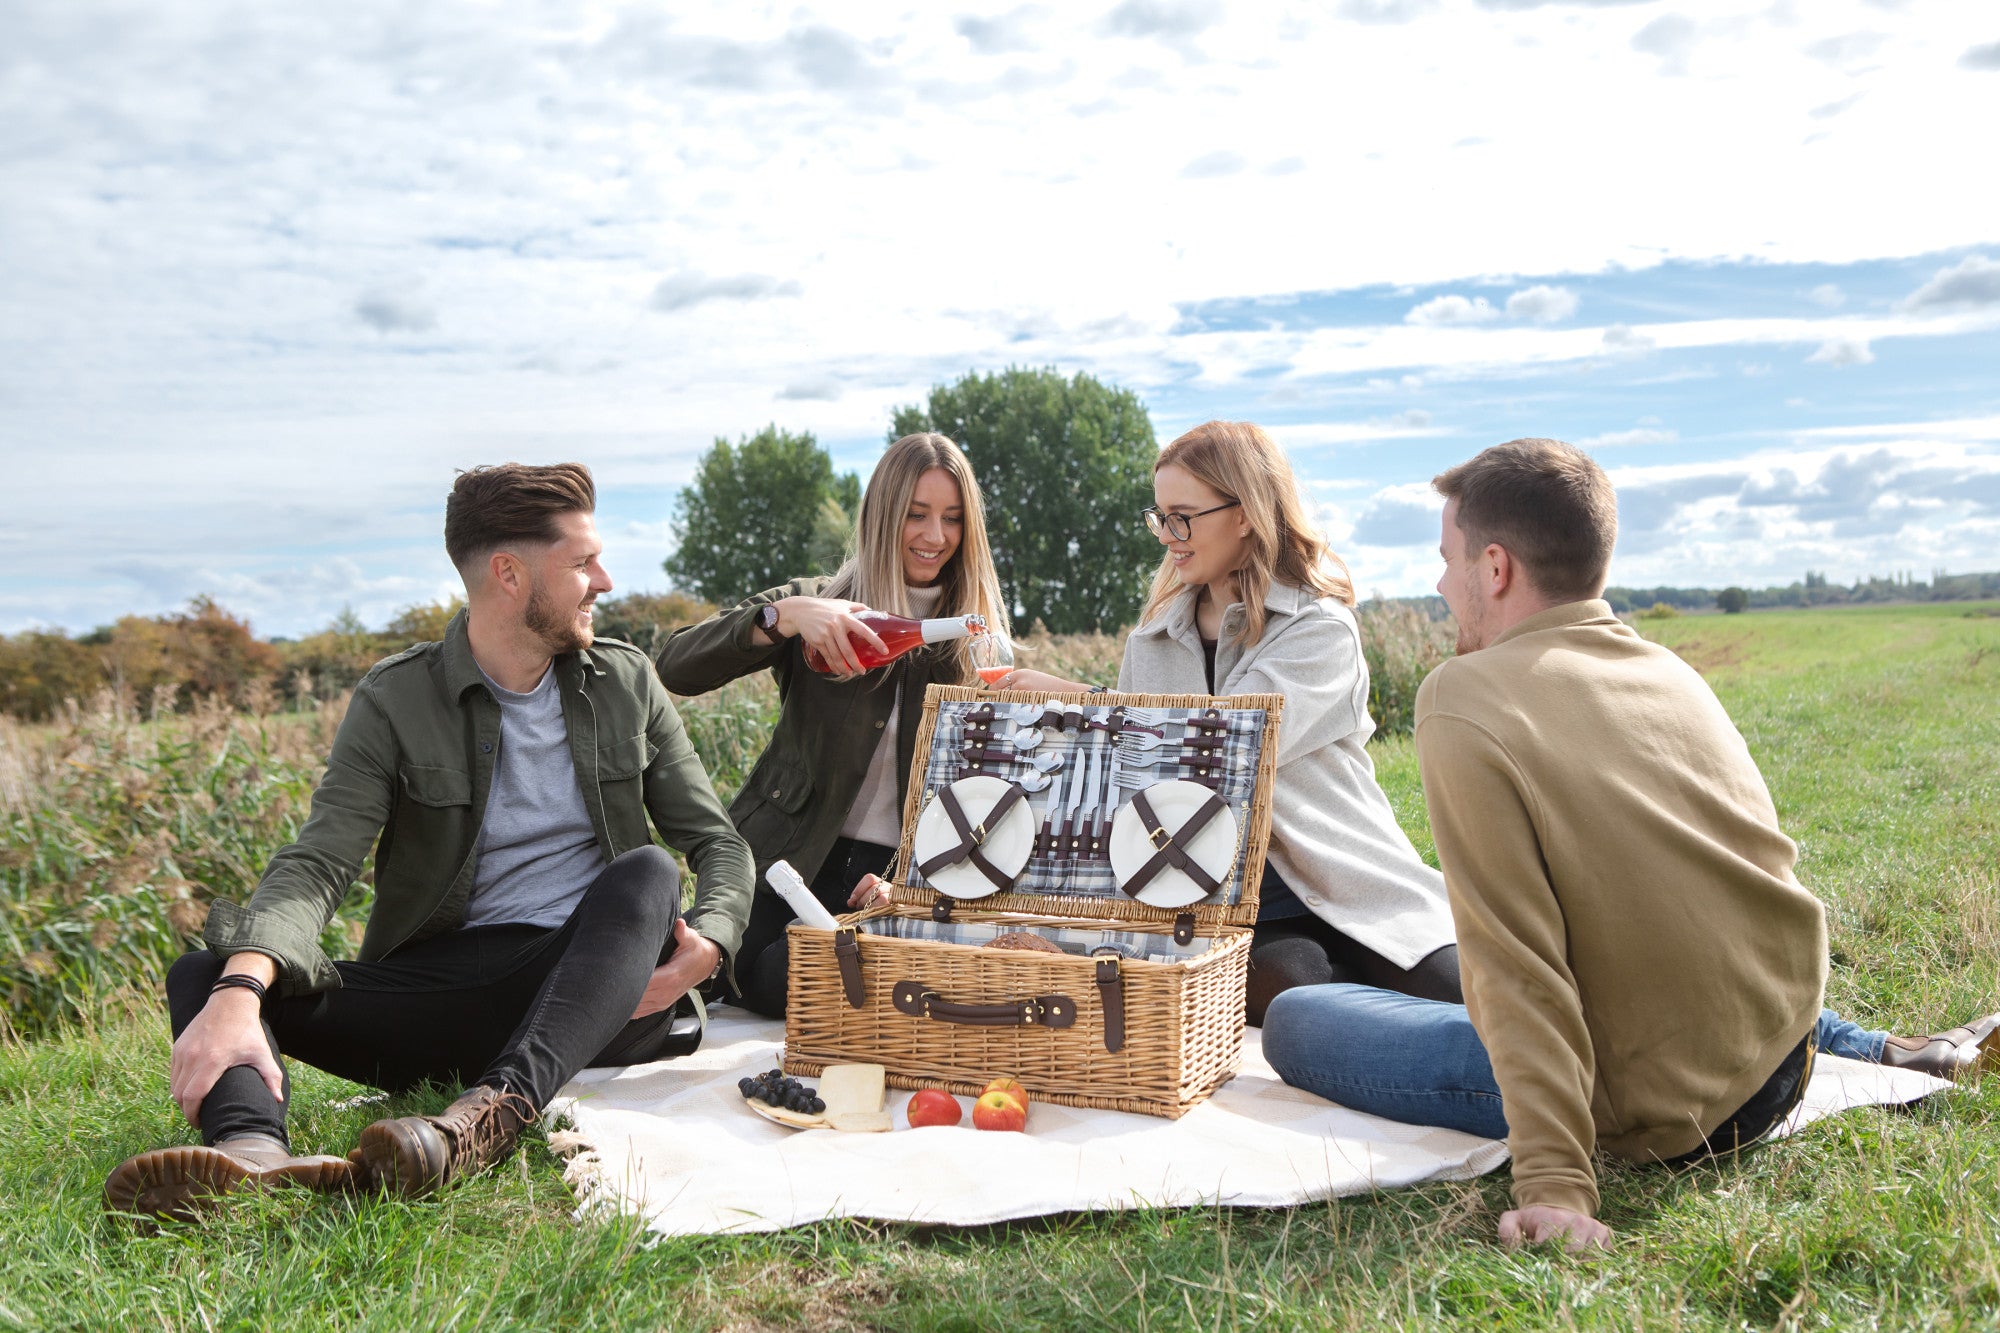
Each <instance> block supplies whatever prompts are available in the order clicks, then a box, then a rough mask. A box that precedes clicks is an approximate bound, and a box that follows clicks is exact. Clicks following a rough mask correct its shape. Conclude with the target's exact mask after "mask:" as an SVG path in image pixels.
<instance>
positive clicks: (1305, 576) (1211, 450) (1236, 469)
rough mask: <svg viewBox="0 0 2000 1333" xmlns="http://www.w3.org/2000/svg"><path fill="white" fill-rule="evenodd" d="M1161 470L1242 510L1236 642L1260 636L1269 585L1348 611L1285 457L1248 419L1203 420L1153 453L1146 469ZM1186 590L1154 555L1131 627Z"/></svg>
mask: <svg viewBox="0 0 2000 1333" xmlns="http://www.w3.org/2000/svg"><path fill="white" fill-rule="evenodd" d="M1168 464H1172V465H1173V466H1175V467H1178V468H1183V469H1185V470H1186V471H1187V472H1188V473H1190V474H1191V475H1193V476H1194V477H1196V478H1198V479H1200V480H1201V481H1202V482H1203V483H1204V484H1205V485H1207V486H1208V487H1209V488H1210V489H1212V490H1214V491H1216V492H1218V493H1219V494H1220V495H1221V496H1222V497H1223V499H1225V500H1234V501H1236V502H1237V503H1238V504H1240V505H1242V506H1243V522H1244V523H1245V524H1246V525H1247V526H1248V527H1249V529H1250V534H1249V536H1248V537H1247V538H1246V541H1247V543H1248V547H1247V550H1246V551H1245V553H1244V558H1243V564H1242V567H1241V568H1239V569H1237V570H1235V571H1234V573H1235V575H1236V596H1237V599H1238V600H1239V601H1241V602H1242V603H1243V610H1244V620H1243V631H1242V633H1241V635H1240V636H1239V637H1238V639H1237V642H1238V643H1242V644H1252V643H1255V642H1257V641H1258V640H1259V639H1261V638H1263V637H1264V594H1265V593H1267V592H1269V591H1270V588H1271V585H1272V584H1273V583H1283V584H1288V585H1290V586H1292V587H1296V588H1304V589H1306V590H1307V591H1308V592H1310V593H1311V594H1312V595H1313V596H1314V597H1332V598H1335V599H1337V600H1339V601H1341V602H1344V603H1345V604H1347V605H1348V606H1353V605H1354V580H1353V579H1352V578H1350V577H1349V576H1348V573H1347V562H1346V561H1344V560H1342V559H1341V558H1340V557H1339V556H1338V555H1336V554H1334V551H1333V548H1332V547H1331V546H1329V545H1327V541H1326V538H1324V537H1322V536H1321V535H1320V533H1319V529H1318V528H1317V527H1316V526H1314V524H1313V521H1312V516H1311V515H1310V514H1309V513H1307V512H1306V505H1305V501H1304V499H1303V498H1301V496H1300V495H1299V481H1298V478H1297V477H1296V476H1295V475H1293V473H1292V465H1291V463H1290V462H1289V461H1287V460H1286V458H1285V451H1284V450H1282V449H1280V448H1279V447H1278V442H1277V441H1276V440H1273V439H1272V438H1271V437H1270V436H1269V435H1266V434H1265V433H1264V431H1263V428H1262V427H1260V426H1257V425H1254V424H1252V423H1251V422H1248V421H1205V422H1203V423H1202V424H1201V425H1199V426H1196V427H1195V428H1194V429H1193V430H1191V431H1188V432H1187V433H1186V434H1185V435H1182V436H1181V437H1180V438H1179V439H1177V440H1175V441H1174V442H1173V443H1172V444H1169V445H1168V446H1167V447H1166V448H1164V449H1162V450H1160V456H1159V457H1158V458H1156V459H1154V460H1153V471H1155V472H1158V471H1159V470H1160V469H1161V468H1163V467H1166V466H1167V465H1168ZM1194 591H1195V590H1194V589H1192V588H1190V587H1189V586H1188V585H1186V584H1184V583H1182V582H1181V581H1180V578H1179V576H1177V575H1176V574H1175V573H1174V562H1173V557H1172V556H1165V557H1162V559H1161V560H1160V569H1159V572H1158V573H1156V574H1154V575H1153V590H1152V592H1151V593H1150V594H1148V595H1147V598H1146V610H1145V612H1144V614H1142V615H1141V616H1140V617H1139V622H1140V623H1141V624H1144V623H1146V622H1147V621H1150V620H1152V619H1153V618H1154V617H1155V616H1158V615H1160V614H1162V613H1164V612H1165V611H1166V609H1167V608H1168V606H1170V605H1171V604H1172V603H1173V600H1174V598H1176V597H1178V596H1180V595H1181V594H1182V593H1188V594H1193V592H1194Z"/></svg>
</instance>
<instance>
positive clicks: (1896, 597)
mask: <svg viewBox="0 0 2000 1333" xmlns="http://www.w3.org/2000/svg"><path fill="white" fill-rule="evenodd" d="M1604 597H1605V600H1606V601H1608V602H1610V603H1611V609H1612V610H1614V611H1617V612H1618V613H1619V614H1621V615H1623V614H1625V613H1627V612H1634V611H1644V610H1646V609H1648V608H1649V607H1654V606H1671V607H1673V608H1674V609H1675V610H1677V611H1701V610H1707V609H1708V608H1710V607H1718V608H1720V609H1721V610H1723V611H1726V612H1737V611H1749V610H1769V609H1772V608H1775V607H1784V606H1848V605H1855V604H1862V603H1868V602H1976V601H1983V600H1985V599H1987V598H1992V597H2000V572H1994V573H1983V574H1947V573H1945V572H1944V571H1943V570H1942V569H1937V570H1932V571H1931V577H1930V579H1929V580H1928V581H1925V580H1920V579H1918V578H1917V577H1916V576H1915V575H1914V574H1894V575H1890V576H1889V577H1887V578H1882V577H1877V576H1876V575H1872V574H1871V575H1869V576H1868V577H1867V578H1865V579H1856V580H1855V581H1854V582H1853V584H1851V585H1846V584H1840V583H1834V582H1832V581H1830V580H1829V579H1828V578H1827V576H1826V575H1825V574H1824V573H1821V572H1819V571H1816V570H1810V569H1809V570H1807V571H1806V575H1805V577H1804V578H1803V579H1799V580H1797V581H1795V582H1792V583H1788V584H1785V585H1783V586H1778V585H1775V584H1774V585H1772V586H1771V587H1768V588H1744V587H1728V588H1668V587H1659V588H1606V589H1605V590H1604Z"/></svg>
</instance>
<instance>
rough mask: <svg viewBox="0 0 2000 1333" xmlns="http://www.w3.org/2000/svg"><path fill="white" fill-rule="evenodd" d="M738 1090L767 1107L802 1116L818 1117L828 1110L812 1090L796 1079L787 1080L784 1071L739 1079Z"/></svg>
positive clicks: (772, 1070) (767, 1071)
mask: <svg viewBox="0 0 2000 1333" xmlns="http://www.w3.org/2000/svg"><path fill="white" fill-rule="evenodd" d="M736 1090H737V1091H738V1092H740V1093H742V1094H743V1095H744V1096H745V1097H746V1098H751V1099H754V1100H756V1101H760V1102H762V1103H764V1105H766V1106H781V1107H783V1108H784V1109H785V1110H787V1111H797V1112H798V1113H799V1114H800V1115H818V1114H819V1113H820V1112H822V1111H824V1110H825V1109H826V1103H825V1102H823V1101H821V1100H820V1099H819V1098H818V1097H817V1096H815V1095H814V1094H813V1090H812V1089H811V1088H808V1087H807V1086H806V1085H805V1084H803V1083H801V1082H799V1081H798V1080H797V1079H795V1078H786V1077H785V1075H784V1071H783V1070H778V1069H767V1070H765V1071H764V1072H763V1073H761V1074H759V1075H757V1077H755V1078H739V1079H737V1080H736Z"/></svg>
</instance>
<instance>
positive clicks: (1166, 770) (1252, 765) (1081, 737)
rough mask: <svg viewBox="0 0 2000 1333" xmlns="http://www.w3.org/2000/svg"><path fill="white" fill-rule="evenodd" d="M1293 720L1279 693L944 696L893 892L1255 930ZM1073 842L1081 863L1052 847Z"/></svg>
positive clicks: (906, 817)
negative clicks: (1283, 745)
mask: <svg viewBox="0 0 2000 1333" xmlns="http://www.w3.org/2000/svg"><path fill="white" fill-rule="evenodd" d="M1114 710H1115V717H1116V721H1115V722H1114V720H1113V719H1114ZM1283 711H1284V696H1282V695H1277V694H1249V695H1235V696H1231V697H1226V698H1225V697H1216V696H1210V695H1205V694H1122V693H1104V694H1043V693H1029V692H1023V691H984V690H977V689H973V688H970V687H966V686H957V685H932V686H930V687H929V688H928V689H927V690H926V691H925V694H924V709H923V720H922V722H921V723H920V725H919V727H918V730H917V736H916V759H915V763H914V766H913V768H912V770H911V773H910V782H909V792H908V796H907V798H906V800H905V802H904V806H903V829H902V839H901V845H900V847H899V849H898V855H897V861H896V864H897V866H898V872H897V874H896V877H895V878H896V880H897V885H896V896H897V898H898V900H899V901H901V902H904V903H908V904H912V905H915V906H918V907H931V906H934V905H935V904H937V903H938V902H939V900H940V899H946V900H949V899H957V900H959V901H960V902H962V903H963V905H964V909H965V910H967V911H978V912H1013V913H1021V914H1026V915H1033V916H1057V917H1074V918H1081V919H1100V920H1115V921H1125V922H1140V923H1146V924H1149V925H1157V926H1159V927H1160V928H1162V929H1167V928H1171V927H1173V926H1174V924H1175V923H1176V921H1177V920H1178V919H1180V918H1183V917H1188V916H1191V917H1193V918H1194V921H1195V923H1196V924H1197V925H1198V926H1208V925H1217V924H1226V925H1235V926H1248V925H1251V924H1252V923H1254V922H1255V921H1256V919H1257V890H1258V884H1259V881H1260V880H1261V879H1262V877H1263V872H1264V853H1265V849H1266V846H1267V845H1268V843H1269V842H1270V835H1271V792H1272V788H1273V784H1274V782H1275V780H1276V770H1277V757H1278V724H1279V721H1280V717H1281V715H1282V713H1283ZM1058 719H1059V720H1058ZM1044 723H1047V725H1043V724H1044ZM1032 732H1039V733H1040V736H1039V738H1036V737H1035V736H1032V735H1030V734H1029V733H1032ZM1023 746H1025V747H1026V748H1022V747H1023ZM1037 760H1039V761H1040V765H1038V764H1037V762H1036V761H1037ZM1044 769H1052V771H1044ZM1190 779H1194V780H1190ZM1009 788H1015V789H1017V790H1013V791H1010V790H1008V789H1009ZM1135 798H1138V799H1135ZM989 823H990V824H991V825H992V827H990V828H989V827H987V825H988V824H989ZM1062 833H1067V834H1068V835H1069V836H1070V841H1071V844H1072V848H1073V854H1069V855H1065V854H1064V852H1063V850H1061V849H1060V848H1051V847H1050V843H1051V841H1052V840H1053V841H1055V842H1057V843H1058V844H1059V843H1060V841H1061V839H1060V838H1057V837H1056V835H1058V834H1062ZM926 868H928V873H926ZM1210 885H1212V886H1213V887H1212V888H1211V887H1209V886H1210ZM1002 886H1004V887H1002Z"/></svg>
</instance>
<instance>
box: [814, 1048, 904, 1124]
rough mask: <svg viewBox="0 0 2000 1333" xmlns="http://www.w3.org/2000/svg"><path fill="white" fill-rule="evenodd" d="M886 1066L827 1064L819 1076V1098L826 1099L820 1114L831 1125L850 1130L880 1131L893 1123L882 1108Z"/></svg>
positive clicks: (885, 1087) (885, 1086) (885, 1088)
mask: <svg viewBox="0 0 2000 1333" xmlns="http://www.w3.org/2000/svg"><path fill="white" fill-rule="evenodd" d="M887 1072H888V1071H887V1070H885V1069H883V1067H882V1066H881V1065H828V1066H827V1068H826V1070H825V1072H823V1073H821V1074H820V1076H819V1098H820V1100H821V1101H823V1102H825V1103H826V1110H825V1111H824V1112H822V1113H821V1118H822V1119H823V1120H825V1121H826V1124H827V1127H828V1128H829V1129H839V1130H845V1131H847V1132H848V1133H850V1134H877V1133H881V1132H882V1131H883V1130H886V1129H889V1128H891V1127H892V1126H893V1124H894V1121H892V1120H891V1119H890V1117H889V1113H888V1112H887V1111H885V1110H883V1109H882V1099H883V1095H884V1093H885V1092H886V1090H887V1087H888V1085H887V1083H886V1082H885V1077H886V1075H887Z"/></svg>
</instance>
